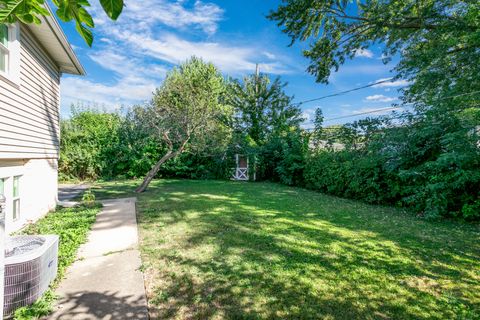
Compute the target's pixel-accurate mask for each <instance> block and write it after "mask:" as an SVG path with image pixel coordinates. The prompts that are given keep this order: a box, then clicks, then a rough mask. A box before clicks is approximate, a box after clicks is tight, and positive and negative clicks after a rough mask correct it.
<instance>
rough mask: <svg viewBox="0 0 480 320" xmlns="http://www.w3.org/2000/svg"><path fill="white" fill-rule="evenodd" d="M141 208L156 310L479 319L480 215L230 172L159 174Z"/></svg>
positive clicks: (170, 315)
mask: <svg viewBox="0 0 480 320" xmlns="http://www.w3.org/2000/svg"><path fill="white" fill-rule="evenodd" d="M138 183H139V181H125V182H110V183H101V184H99V185H97V186H96V187H95V188H94V191H95V192H96V194H97V197H121V196H131V195H133V189H134V187H135V186H136V185H138ZM138 211H139V213H138V216H139V227H140V235H141V252H142V260H143V264H144V267H143V269H144V270H143V271H144V272H145V276H146V287H147V295H148V300H149V308H150V313H151V317H152V319H224V318H226V319H478V318H480V311H479V310H480V241H479V240H480V228H479V225H478V224H477V225H473V224H470V225H469V224H462V223H458V222H448V221H443V222H438V221H437V222H432V221H425V220H422V219H418V218H415V217H414V216H413V215H412V214H411V213H405V212H402V211H401V210H398V209H394V208H388V207H379V206H370V205H365V204H362V203H359V202H355V201H350V200H344V199H339V198H335V197H330V196H325V195H322V194H319V193H316V192H312V191H308V190H303V189H298V188H290V187H286V186H282V185H278V184H272V183H240V182H228V181H189V180H157V181H154V182H153V183H152V185H151V186H150V188H149V189H148V191H147V192H145V193H143V194H141V195H140V196H139V202H138Z"/></svg>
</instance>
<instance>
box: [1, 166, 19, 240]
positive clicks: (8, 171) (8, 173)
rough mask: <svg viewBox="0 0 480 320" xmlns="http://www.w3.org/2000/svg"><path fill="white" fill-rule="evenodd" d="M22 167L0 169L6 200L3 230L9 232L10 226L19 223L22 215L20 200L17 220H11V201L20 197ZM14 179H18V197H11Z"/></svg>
mask: <svg viewBox="0 0 480 320" xmlns="http://www.w3.org/2000/svg"><path fill="white" fill-rule="evenodd" d="M23 173H24V172H23V166H6V167H0V179H5V184H4V188H5V189H4V196H5V198H6V200H7V201H6V207H5V209H6V210H5V230H7V231H8V230H11V225H10V224H15V223H18V221H21V219H20V216H21V214H22V209H21V206H22V200H20V214H19V215H18V217H17V219H15V220H13V201H14V199H20V198H21V197H22V193H21V190H20V189H21V188H22V186H21V180H22V177H23ZM14 177H20V181H19V197H16V198H14V197H13V179H14Z"/></svg>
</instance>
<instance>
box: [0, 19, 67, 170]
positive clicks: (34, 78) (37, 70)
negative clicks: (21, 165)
mask: <svg viewBox="0 0 480 320" xmlns="http://www.w3.org/2000/svg"><path fill="white" fill-rule="evenodd" d="M60 76H61V74H60V72H59V69H58V67H57V66H56V65H55V63H54V62H53V61H52V60H51V59H50V58H49V56H48V54H47V53H46V52H45V50H44V49H43V48H42V46H41V45H40V44H39V43H38V41H37V40H36V39H35V38H34V37H33V35H32V34H31V33H30V31H29V30H28V29H27V28H26V27H25V26H23V25H21V26H20V81H19V83H12V82H11V81H8V80H7V79H4V78H2V77H0V159H58V154H59V140H60V130H59V105H60ZM0 166H1V163H0Z"/></svg>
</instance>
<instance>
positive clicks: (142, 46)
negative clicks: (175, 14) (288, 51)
mask: <svg viewBox="0 0 480 320" xmlns="http://www.w3.org/2000/svg"><path fill="white" fill-rule="evenodd" d="M112 34H113V36H114V37H115V38H116V39H118V40H120V41H122V42H124V43H126V44H129V45H130V48H131V49H133V50H139V51H141V52H143V53H144V54H147V55H149V56H150V57H152V58H155V59H159V60H163V61H167V62H169V63H172V64H178V63H181V62H183V61H185V60H187V59H189V58H190V57H191V56H197V57H200V58H202V59H204V60H206V61H209V62H213V63H214V64H215V65H216V66H218V67H219V68H220V69H221V70H222V71H224V72H229V73H238V72H244V71H248V72H253V71H254V70H255V62H254V59H255V58H258V50H256V48H253V47H242V46H235V45H228V44H222V43H219V42H210V41H199V42H194V41H188V40H185V39H181V38H179V37H178V36H177V35H174V34H168V33H164V34H162V35H161V36H160V37H158V38H153V37H150V36H148V35H145V34H140V33H132V32H130V31H128V30H123V31H121V30H115V31H113V32H112ZM260 67H261V68H262V71H264V72H268V73H274V74H283V73H287V72H288V69H287V68H286V67H284V66H283V64H282V63H280V62H263V63H260Z"/></svg>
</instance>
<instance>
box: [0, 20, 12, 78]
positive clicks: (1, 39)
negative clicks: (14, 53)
mask: <svg viewBox="0 0 480 320" xmlns="http://www.w3.org/2000/svg"><path fill="white" fill-rule="evenodd" d="M9 33H10V32H9V28H8V27H7V26H6V25H5V24H0V72H1V73H4V74H7V73H8V65H9V62H8V57H9V54H10V50H9V49H8V43H9V38H10V37H9Z"/></svg>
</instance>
